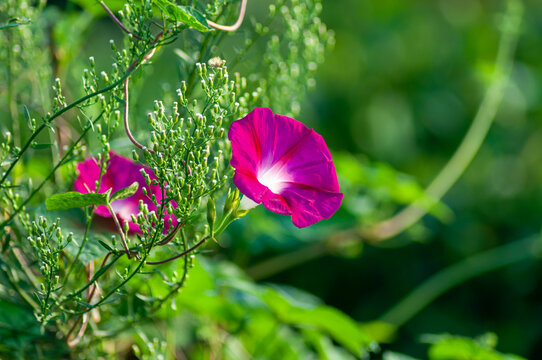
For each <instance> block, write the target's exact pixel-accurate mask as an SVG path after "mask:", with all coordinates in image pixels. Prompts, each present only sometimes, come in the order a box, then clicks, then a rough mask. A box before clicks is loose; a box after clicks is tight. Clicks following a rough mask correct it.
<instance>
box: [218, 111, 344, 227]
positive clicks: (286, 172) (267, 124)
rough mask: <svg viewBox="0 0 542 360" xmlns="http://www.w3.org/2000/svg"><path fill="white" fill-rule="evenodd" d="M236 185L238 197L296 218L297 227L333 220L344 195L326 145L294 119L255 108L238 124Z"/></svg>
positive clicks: (233, 131) (233, 135) (234, 128)
mask: <svg viewBox="0 0 542 360" xmlns="http://www.w3.org/2000/svg"><path fill="white" fill-rule="evenodd" d="M228 138H229V139H230V141H231V145H232V160H231V165H232V166H233V167H234V168H235V175H234V178H233V182H234V183H235V185H236V186H237V187H238V188H239V191H240V192H241V193H243V194H244V195H245V196H248V197H249V198H250V199H252V200H253V201H255V202H257V203H261V202H263V204H264V206H265V207H266V208H267V209H269V210H271V211H273V212H276V213H279V214H288V215H292V221H293V222H294V224H295V225H296V226H298V227H304V226H309V225H312V224H314V223H316V222H318V221H319V220H321V219H323V218H329V217H330V216H331V215H333V213H334V212H335V211H336V210H337V209H338V208H339V206H340V204H341V201H342V197H343V195H342V194H341V193H340V192H339V184H338V181H337V174H336V170H335V166H334V164H333V161H332V157H331V154H330V152H329V149H328V148H327V145H326V143H325V141H324V139H323V138H322V137H321V136H320V135H318V134H317V133H316V132H315V131H314V130H312V129H309V128H307V127H306V126H305V125H303V124H302V123H300V122H299V121H296V120H294V119H292V118H289V117H287V116H282V115H273V113H272V112H271V110H270V109H263V108H255V109H254V110H253V111H252V112H251V113H249V114H248V115H247V116H246V117H244V118H243V119H240V120H237V121H234V122H233V123H232V125H231V127H230V130H229V132H228Z"/></svg>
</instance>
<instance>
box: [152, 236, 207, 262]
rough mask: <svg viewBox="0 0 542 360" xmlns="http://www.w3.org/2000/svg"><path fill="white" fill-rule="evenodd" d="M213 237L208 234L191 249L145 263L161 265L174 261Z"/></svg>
mask: <svg viewBox="0 0 542 360" xmlns="http://www.w3.org/2000/svg"><path fill="white" fill-rule="evenodd" d="M210 238H211V236H210V235H207V236H206V237H204V238H203V239H201V240H200V241H199V242H198V243H197V244H196V245H194V246H192V247H191V248H190V249H188V250H186V251H183V252H182V253H180V254H177V255H175V256H172V257H170V258H168V259H165V260H160V261H147V262H146V263H145V264H147V265H161V264H165V263H167V262H170V261H173V260H175V259H178V258H180V257H181V256H184V255H186V254H188V253H190V252H192V251H194V250H196V249H197V248H198V247H200V246H201V245H202V244H203V243H204V242H205V241H207V240H209V239H210Z"/></svg>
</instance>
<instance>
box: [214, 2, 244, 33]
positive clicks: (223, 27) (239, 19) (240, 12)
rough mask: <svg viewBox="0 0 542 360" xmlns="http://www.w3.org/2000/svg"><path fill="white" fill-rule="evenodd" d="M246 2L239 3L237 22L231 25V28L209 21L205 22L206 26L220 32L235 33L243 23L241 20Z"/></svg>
mask: <svg viewBox="0 0 542 360" xmlns="http://www.w3.org/2000/svg"><path fill="white" fill-rule="evenodd" d="M247 2H248V0H242V1H241V8H240V9H239V16H238V17H237V21H236V22H235V24H233V25H231V26H227V25H220V24H217V23H214V22H212V21H210V20H207V24H209V26H210V27H212V28H215V29H217V30H222V31H235V30H237V29H239V27H240V26H241V24H242V23H243V20H244V18H245V12H246V10H247Z"/></svg>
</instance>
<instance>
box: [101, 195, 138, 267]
mask: <svg viewBox="0 0 542 360" xmlns="http://www.w3.org/2000/svg"><path fill="white" fill-rule="evenodd" d="M106 206H107V209H108V210H109V213H111V216H112V217H113V221H115V225H116V226H117V230H118V232H119V235H120V240H121V241H122V247H123V248H124V251H125V252H126V256H128V259H131V258H132V257H131V256H130V254H131V252H130V249H128V243H127V242H126V237H125V236H124V230H122V226H120V222H119V219H118V218H117V214H115V211H114V210H113V208H112V207H111V204H110V203H109V201H108V202H107V205H106Z"/></svg>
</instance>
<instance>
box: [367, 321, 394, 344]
mask: <svg viewBox="0 0 542 360" xmlns="http://www.w3.org/2000/svg"><path fill="white" fill-rule="evenodd" d="M361 328H362V329H363V331H365V332H366V333H367V334H369V335H370V336H371V338H373V339H374V340H375V341H376V342H379V343H391V342H392V341H393V338H394V336H395V333H396V331H397V327H395V326H394V325H392V324H388V323H385V322H382V321H372V322H369V323H364V324H362V325H361Z"/></svg>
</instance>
